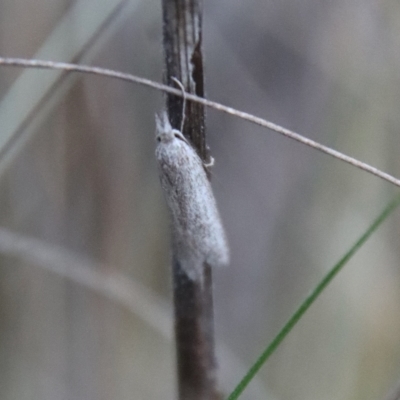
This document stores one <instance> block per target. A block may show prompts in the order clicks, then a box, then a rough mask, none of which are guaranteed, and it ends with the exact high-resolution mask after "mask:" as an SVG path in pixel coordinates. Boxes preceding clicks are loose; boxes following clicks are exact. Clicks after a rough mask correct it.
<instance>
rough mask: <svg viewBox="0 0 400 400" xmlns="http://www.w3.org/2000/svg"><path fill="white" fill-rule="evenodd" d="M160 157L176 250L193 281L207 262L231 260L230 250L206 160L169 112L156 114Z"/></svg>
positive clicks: (157, 150)
mask: <svg viewBox="0 0 400 400" xmlns="http://www.w3.org/2000/svg"><path fill="white" fill-rule="evenodd" d="M156 140H157V145H156V160H157V165H158V172H159V176H160V181H161V187H162V189H163V191H164V196H165V199H166V202H167V205H168V208H169V210H170V213H171V217H172V229H173V249H174V253H175V255H176V256H177V259H178V261H179V263H180V264H181V267H182V269H183V270H184V271H185V272H186V274H187V276H188V277H189V278H190V279H191V280H196V279H201V277H202V271H203V263H207V264H208V265H209V266H210V267H212V268H214V267H221V266H225V265H227V264H228V263H229V249H228V244H227V240H226V236H225V231H224V228H223V226H222V222H221V218H220V215H219V212H218V209H217V204H216V201H215V198H214V193H213V190H212V188H211V184H210V182H209V180H208V177H207V173H206V170H205V166H204V164H203V161H202V160H201V159H200V157H199V155H198V154H197V152H196V150H195V149H194V148H193V146H192V145H191V144H190V143H189V141H188V140H187V139H186V138H185V137H184V136H183V134H182V132H181V131H179V130H177V129H173V128H172V126H171V124H170V122H169V119H168V116H167V113H166V112H163V113H161V114H160V115H159V116H157V115H156Z"/></svg>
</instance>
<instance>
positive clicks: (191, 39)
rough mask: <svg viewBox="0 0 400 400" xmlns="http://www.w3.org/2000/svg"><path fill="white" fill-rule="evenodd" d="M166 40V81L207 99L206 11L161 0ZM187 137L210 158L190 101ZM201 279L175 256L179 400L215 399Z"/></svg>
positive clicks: (171, 108)
mask: <svg viewBox="0 0 400 400" xmlns="http://www.w3.org/2000/svg"><path fill="white" fill-rule="evenodd" d="M162 5H163V36H164V41H163V44H164V53H165V54H164V55H165V63H166V70H165V76H164V82H165V83H166V84H168V85H170V86H174V85H175V84H174V82H173V80H172V79H171V78H173V77H174V78H177V79H178V80H179V81H180V82H181V83H182V84H183V86H184V88H185V91H186V92H188V93H191V94H196V95H197V96H200V97H204V76H203V59H202V34H201V29H202V24H201V19H202V15H201V13H202V10H201V3H200V1H199V0H163V1H162ZM167 111H168V114H169V118H170V122H171V125H172V126H173V127H174V128H176V129H180V126H181V119H182V98H180V97H177V96H174V95H170V94H169V95H167ZM183 134H184V135H185V136H186V137H188V138H189V139H190V141H191V143H192V144H193V145H194V146H195V148H196V150H197V151H198V154H199V155H200V157H201V158H202V159H203V161H206V160H207V158H208V154H207V146H206V137H205V126H204V106H203V105H201V104H196V103H193V102H189V103H188V104H187V107H186V113H185V124H184V129H183ZM202 275H203V276H202V278H201V279H198V280H191V279H189V277H188V276H187V275H186V273H185V271H184V270H183V269H182V268H181V265H180V262H179V259H178V258H177V256H176V254H173V291H174V306H175V337H176V351H177V364H178V366H177V367H178V391H179V399H181V400H216V399H218V398H220V397H219V395H218V392H217V388H216V387H217V382H216V363H215V349H214V321H213V319H214V316H213V296H212V271H211V268H210V267H209V266H208V265H207V264H204V265H203V271H202Z"/></svg>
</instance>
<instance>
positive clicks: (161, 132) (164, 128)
mask: <svg viewBox="0 0 400 400" xmlns="http://www.w3.org/2000/svg"><path fill="white" fill-rule="evenodd" d="M177 139H178V140H181V141H183V142H185V143H188V142H187V140H186V139H185V137H184V136H183V134H182V132H180V131H179V130H178V129H174V128H172V126H171V123H170V122H169V119H168V116H167V113H166V112H165V111H164V112H162V113H161V114H160V115H157V114H156V140H157V142H160V143H169V142H172V141H173V140H177Z"/></svg>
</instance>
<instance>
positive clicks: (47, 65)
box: [0, 57, 400, 187]
mask: <svg viewBox="0 0 400 400" xmlns="http://www.w3.org/2000/svg"><path fill="white" fill-rule="evenodd" d="M0 65H9V66H17V67H27V68H44V69H58V70H63V71H66V72H81V73H88V74H94V75H99V76H106V77H109V78H116V79H120V80H123V81H127V82H131V83H136V84H139V85H144V86H147V87H151V88H153V89H156V90H161V91H163V92H166V93H171V94H174V95H176V96H182V92H181V91H180V90H179V89H175V88H172V87H170V86H167V85H163V84H161V83H158V82H155V81H152V80H150V79H146V78H141V77H138V76H135V75H131V74H127V73H124V72H120V71H115V70H111V69H106V68H100V67H91V66H88V65H78V64H70V63H63V62H56V61H43V60H29V59H22V58H6V57H0ZM186 99H187V100H189V101H193V102H197V103H200V104H203V105H204V106H207V107H210V108H214V109H215V110H218V111H222V112H225V113H227V114H230V115H233V116H235V117H238V118H241V119H243V120H245V121H249V122H252V123H254V124H256V125H259V126H262V127H264V128H267V129H270V130H271V131H274V132H277V133H279V134H281V135H283V136H285V137H288V138H289V139H293V140H296V141H297V142H300V143H302V144H305V145H306V146H308V147H311V148H313V149H316V150H319V151H320V152H322V153H325V154H328V155H330V156H332V157H334V158H336V159H338V160H341V161H343V162H345V163H347V164H350V165H352V166H354V167H357V168H359V169H361V170H363V171H365V172H368V173H369V174H372V175H375V176H377V177H378V178H381V179H383V180H385V181H386V182H389V183H391V184H393V185H395V186H398V187H400V179H398V178H396V177H394V176H392V175H390V174H388V173H386V172H384V171H382V170H380V169H378V168H376V167H374V166H372V165H370V164H367V163H365V162H363V161H360V160H358V159H356V158H354V157H350V156H348V155H346V154H344V153H341V152H340V151H337V150H335V149H332V148H331V147H328V146H325V145H323V144H321V143H318V142H316V141H315V140H312V139H308V138H307V137H305V136H303V135H300V134H299V133H296V132H294V131H291V130H289V129H286V128H284V127H282V126H280V125H277V124H274V123H273V122H270V121H267V120H266V119H263V118H260V117H256V116H255V115H252V114H249V113H246V112H244V111H239V110H236V109H235V108H232V107H228V106H225V105H223V104H220V103H217V102H215V101H211V100H207V99H203V98H201V97H197V96H195V95H193V94H189V93H186Z"/></svg>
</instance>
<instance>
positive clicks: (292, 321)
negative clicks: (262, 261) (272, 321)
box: [227, 195, 400, 400]
mask: <svg viewBox="0 0 400 400" xmlns="http://www.w3.org/2000/svg"><path fill="white" fill-rule="evenodd" d="M399 204H400V195H398V196H397V197H396V198H395V199H394V200H393V201H392V202H390V203H389V204H388V205H387V206H386V208H385V209H384V210H383V211H382V213H381V214H380V215H379V216H378V217H377V218H376V219H375V221H374V222H373V223H372V224H371V225H370V227H369V228H368V229H367V230H366V231H365V232H364V234H363V235H362V236H361V237H360V238H359V239H358V240H357V242H356V243H355V244H354V245H353V246H352V247H351V248H350V250H349V251H348V252H347V253H346V254H345V255H344V256H343V257H342V258H341V259H340V260H339V261H338V262H337V263H336V264H335V265H334V266H333V267H332V268H331V270H330V271H329V272H328V273H327V274H326V275H325V276H324V278H323V279H322V280H321V282H320V283H318V285H317V286H316V287H315V288H314V290H313V291H312V292H311V293H310V294H309V295H308V296H307V297H306V298H305V300H304V301H303V303H302V304H301V305H300V307H299V308H298V309H297V310H296V311H295V312H294V314H293V315H292V316H291V317H290V318H289V320H288V321H287V322H286V324H285V325H284V326H283V328H282V329H281V331H280V332H279V333H278V334H277V335H276V336H275V338H274V339H273V340H272V342H271V343H270V344H269V345H268V347H267V348H266V349H265V350H264V351H263V352H262V354H261V355H260V357H258V359H257V360H256V362H255V363H254V364H253V366H252V367H251V368H250V369H249V371H248V372H247V374H246V375H245V376H244V377H243V379H242V380H241V381H240V382H239V384H238V385H237V386H236V388H235V389H234V390H233V392H232V393H231V394H230V395H229V397H228V399H227V400H236V399H238V398H239V396H240V395H241V394H242V393H243V391H244V390H245V389H246V387H247V385H248V384H249V383H250V382H251V380H252V379H253V378H254V376H255V375H256V374H257V372H258V371H259V370H260V369H261V367H262V366H263V365H264V363H265V362H266V361H267V360H268V359H269V357H270V356H271V354H272V353H273V352H274V351H275V350H276V349H277V348H278V346H279V345H280V344H281V342H282V341H283V340H284V339H285V338H286V336H287V335H288V333H289V332H290V331H291V330H292V329H293V327H294V326H295V325H296V324H297V322H298V321H299V320H300V319H301V317H302V316H303V315H304V314H305V312H306V311H307V310H308V309H309V308H310V306H311V305H312V304H313V303H314V301H315V300H316V299H317V298H318V296H319V295H320V294H321V293H322V292H323V290H324V289H325V288H326V287H327V286H328V285H329V283H331V281H332V279H333V278H334V277H335V276H336V275H337V274H338V273H339V272H340V270H341V269H342V268H343V267H344V266H345V265H346V264H347V262H348V261H349V260H350V259H351V257H352V256H353V255H354V254H355V253H356V252H357V250H358V249H360V247H361V246H362V245H363V244H364V243H365V242H366V241H367V240H368V239H369V237H370V236H371V235H372V233H373V232H375V230H376V229H377V228H378V227H379V226H380V225H381V224H382V222H383V221H384V220H385V219H386V218H387V217H388V216H389V215H390V214H391V213H392V212H393V211H394V210H395V209H396V207H397V206H398V205H399Z"/></svg>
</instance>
